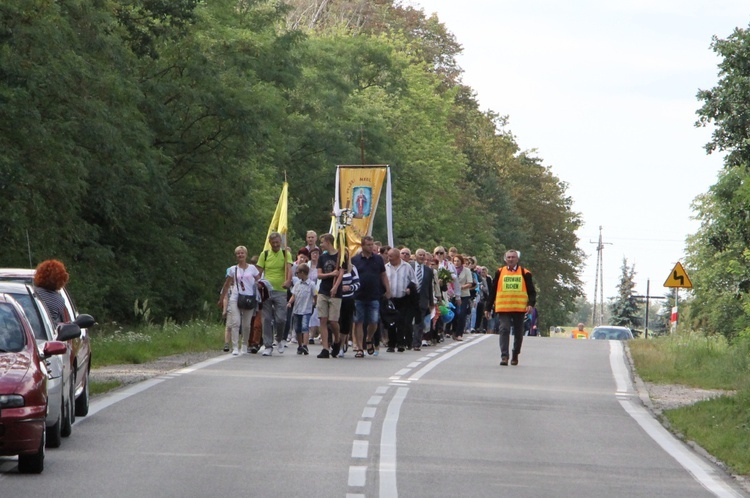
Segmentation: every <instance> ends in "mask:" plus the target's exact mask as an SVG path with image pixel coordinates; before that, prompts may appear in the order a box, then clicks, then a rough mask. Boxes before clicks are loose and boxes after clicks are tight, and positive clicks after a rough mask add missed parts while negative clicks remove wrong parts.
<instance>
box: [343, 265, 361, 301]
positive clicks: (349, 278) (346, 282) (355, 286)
mask: <svg viewBox="0 0 750 498" xmlns="http://www.w3.org/2000/svg"><path fill="white" fill-rule="evenodd" d="M346 286H349V287H350V289H349V290H348V291H344V290H343V289H344V287H346ZM341 289H342V291H341V292H342V294H341V297H342V299H346V298H352V297H354V293H355V292H357V291H358V290H359V272H358V271H357V267H356V266H354V265H351V270H347V271H346V273H344V278H343V279H341Z"/></svg>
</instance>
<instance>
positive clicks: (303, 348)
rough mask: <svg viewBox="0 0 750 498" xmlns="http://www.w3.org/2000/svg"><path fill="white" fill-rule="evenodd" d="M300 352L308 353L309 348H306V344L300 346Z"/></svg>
mask: <svg viewBox="0 0 750 498" xmlns="http://www.w3.org/2000/svg"><path fill="white" fill-rule="evenodd" d="M302 352H303V353H304V354H306V355H308V354H310V350H309V349H307V346H306V345H305V346H302Z"/></svg>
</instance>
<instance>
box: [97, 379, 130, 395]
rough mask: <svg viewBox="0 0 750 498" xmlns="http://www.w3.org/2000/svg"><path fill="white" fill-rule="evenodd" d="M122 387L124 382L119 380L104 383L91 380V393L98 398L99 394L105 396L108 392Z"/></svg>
mask: <svg viewBox="0 0 750 498" xmlns="http://www.w3.org/2000/svg"><path fill="white" fill-rule="evenodd" d="M121 385H122V382H120V381H119V380H107V381H104V382H99V381H96V380H93V379H91V380H89V393H90V394H91V396H96V395H97V394H104V393H106V392H109V391H111V390H112V389H117V388H118V387H120V386H121Z"/></svg>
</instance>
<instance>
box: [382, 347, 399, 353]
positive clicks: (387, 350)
mask: <svg viewBox="0 0 750 498" xmlns="http://www.w3.org/2000/svg"><path fill="white" fill-rule="evenodd" d="M385 352H386V353H395V352H396V350H395V349H393V348H388V349H386V350H385Z"/></svg>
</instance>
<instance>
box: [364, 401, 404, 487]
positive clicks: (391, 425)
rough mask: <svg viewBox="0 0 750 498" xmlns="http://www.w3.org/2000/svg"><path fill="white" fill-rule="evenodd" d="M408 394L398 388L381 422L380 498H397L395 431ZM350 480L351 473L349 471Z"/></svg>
mask: <svg viewBox="0 0 750 498" xmlns="http://www.w3.org/2000/svg"><path fill="white" fill-rule="evenodd" d="M408 392H409V388H408V387H399V388H398V390H397V391H396V394H395V395H394V396H393V399H392V400H391V402H390V403H389V404H388V411H387V412H386V414H385V420H383V431H382V433H381V435H380V465H379V468H378V473H379V474H380V496H381V497H382V498H396V497H398V487H397V485H396V429H397V427H398V417H399V414H400V412H401V404H402V403H403V402H404V399H405V398H406V393H408ZM350 479H351V471H350Z"/></svg>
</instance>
